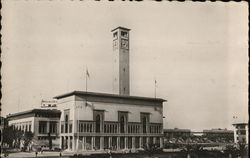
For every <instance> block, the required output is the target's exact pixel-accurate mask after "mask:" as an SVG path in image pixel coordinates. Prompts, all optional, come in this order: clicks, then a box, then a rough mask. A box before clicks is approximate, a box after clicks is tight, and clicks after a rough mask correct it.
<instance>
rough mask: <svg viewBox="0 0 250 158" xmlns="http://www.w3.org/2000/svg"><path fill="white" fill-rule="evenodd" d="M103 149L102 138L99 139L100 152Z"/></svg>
mask: <svg viewBox="0 0 250 158" xmlns="http://www.w3.org/2000/svg"><path fill="white" fill-rule="evenodd" d="M103 148H104V137H100V150H103Z"/></svg>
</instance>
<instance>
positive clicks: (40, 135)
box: [7, 109, 61, 148]
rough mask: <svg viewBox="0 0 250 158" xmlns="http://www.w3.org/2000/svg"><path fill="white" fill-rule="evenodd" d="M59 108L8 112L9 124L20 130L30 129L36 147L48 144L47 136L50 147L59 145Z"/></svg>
mask: <svg viewBox="0 0 250 158" xmlns="http://www.w3.org/2000/svg"><path fill="white" fill-rule="evenodd" d="M60 115H61V112H60V111H59V110H48V109H33V110H29V111H23V112H19V113H15V114H9V115H8V116H7V120H8V123H9V125H13V126H14V127H15V128H16V129H19V130H22V131H31V132H32V133H33V134H34V138H33V142H34V144H35V145H37V146H38V147H41V146H45V147H48V145H49V141H48V139H49V136H50V138H51V139H52V147H53V148H54V147H57V148H58V147H59V119H60Z"/></svg>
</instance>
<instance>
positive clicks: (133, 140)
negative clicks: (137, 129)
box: [132, 137, 135, 149]
mask: <svg viewBox="0 0 250 158" xmlns="http://www.w3.org/2000/svg"><path fill="white" fill-rule="evenodd" d="M132 149H135V137H132Z"/></svg>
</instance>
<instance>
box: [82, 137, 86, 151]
mask: <svg viewBox="0 0 250 158" xmlns="http://www.w3.org/2000/svg"><path fill="white" fill-rule="evenodd" d="M82 150H86V137H82Z"/></svg>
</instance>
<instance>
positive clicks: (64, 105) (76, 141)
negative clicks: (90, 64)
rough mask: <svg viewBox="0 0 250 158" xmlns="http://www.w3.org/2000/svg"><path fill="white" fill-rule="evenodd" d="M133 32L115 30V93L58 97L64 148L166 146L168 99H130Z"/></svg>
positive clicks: (79, 92) (75, 92)
mask: <svg viewBox="0 0 250 158" xmlns="http://www.w3.org/2000/svg"><path fill="white" fill-rule="evenodd" d="M129 31H130V29H127V28H123V27H118V28H116V29H114V30H112V31H111V32H112V35H113V53H114V61H113V62H114V69H113V70H114V76H113V89H114V93H115V94H106V93H95V92H82V91H73V92H71V93H67V94H63V95H59V96H56V97H55V99H57V108H58V109H59V110H60V111H61V112H62V115H61V118H60V126H61V128H60V147H61V148H62V149H68V150H72V151H77V150H103V149H105V148H112V149H115V150H120V149H137V148H142V147H143V146H144V145H147V144H150V143H152V144H153V143H154V144H157V145H158V146H162V145H163V113H162V110H163V102H164V101H165V100H164V99H160V98H149V97H138V96H130V93H129V91H130V87H129V85H130V84H129Z"/></svg>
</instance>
